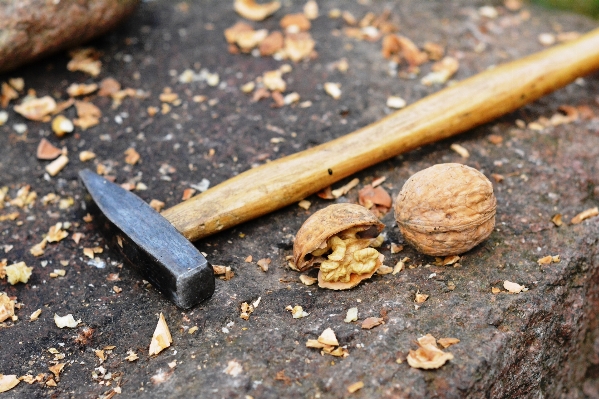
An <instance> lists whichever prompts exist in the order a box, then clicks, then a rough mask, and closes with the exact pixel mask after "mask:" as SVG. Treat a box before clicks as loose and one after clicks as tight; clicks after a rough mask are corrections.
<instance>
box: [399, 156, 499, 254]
mask: <svg viewBox="0 0 599 399" xmlns="http://www.w3.org/2000/svg"><path fill="white" fill-rule="evenodd" d="M496 207H497V200H496V199H495V195H494V194H493V185H492V184H491V182H490V181H489V179H487V178H486V177H485V176H484V175H483V174H482V173H480V172H479V171H477V170H476V169H473V168H471V167H469V166H465V165H461V164H456V163H447V164H439V165H434V166H431V167H430V168H427V169H424V170H422V171H420V172H418V173H416V174H415V175H413V176H412V177H410V179H408V181H407V182H406V183H405V184H404V186H403V188H402V189H401V192H400V193H399V195H398V196H397V200H396V202H395V219H396V220H397V224H398V226H399V230H400V231H401V234H402V235H403V237H404V238H405V240H406V241H407V242H409V243H410V244H411V245H413V246H414V247H416V249H417V250H418V251H420V252H422V253H424V254H427V255H434V256H448V255H458V254H461V253H464V252H466V251H468V250H470V249H472V248H474V247H475V246H476V245H478V244H479V243H481V242H482V241H483V240H485V239H486V238H487V237H488V236H489V235H490V234H491V232H492V231H493V227H494V226H495V210H496Z"/></svg>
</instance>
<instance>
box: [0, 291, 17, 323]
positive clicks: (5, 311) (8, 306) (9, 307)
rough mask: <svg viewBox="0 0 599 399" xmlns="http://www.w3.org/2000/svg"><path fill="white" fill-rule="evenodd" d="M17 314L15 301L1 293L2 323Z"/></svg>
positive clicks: (0, 321)
mask: <svg viewBox="0 0 599 399" xmlns="http://www.w3.org/2000/svg"><path fill="white" fill-rule="evenodd" d="M14 315H15V301H13V300H11V299H10V298H9V297H8V295H6V294H5V293H0V323H2V322H3V321H4V320H6V319H8V318H10V317H12V316H14Z"/></svg>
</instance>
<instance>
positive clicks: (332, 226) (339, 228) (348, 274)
mask: <svg viewBox="0 0 599 399" xmlns="http://www.w3.org/2000/svg"><path fill="white" fill-rule="evenodd" d="M384 227H385V226H384V224H382V223H381V222H380V221H379V220H378V219H377V218H376V216H374V214H372V213H371V212H370V211H369V210H368V209H366V208H364V207H362V206H360V205H356V204H334V205H330V206H328V207H326V208H324V209H321V210H320V211H318V212H316V213H314V214H313V215H312V216H310V217H309V218H308V219H307V220H306V222H304V224H303V225H302V227H301V228H300V230H299V231H298V233H297V235H296V238H295V243H294V246H293V255H294V260H295V266H296V268H297V269H298V270H299V271H303V270H306V269H309V268H311V267H315V266H317V265H320V272H319V273H318V285H319V286H320V287H322V288H330V289H334V290H343V289H349V288H352V287H355V286H356V285H357V284H358V283H359V282H360V281H362V280H364V279H367V278H370V277H371V276H372V275H373V274H374V273H375V272H376V271H377V270H378V268H379V267H380V266H381V265H382V262H383V259H384V257H383V255H381V254H380V253H379V252H378V251H377V250H376V249H375V248H374V247H378V246H380V245H381V244H382V241H383V237H382V236H380V235H379V233H380V232H381V231H382V230H383V228H384Z"/></svg>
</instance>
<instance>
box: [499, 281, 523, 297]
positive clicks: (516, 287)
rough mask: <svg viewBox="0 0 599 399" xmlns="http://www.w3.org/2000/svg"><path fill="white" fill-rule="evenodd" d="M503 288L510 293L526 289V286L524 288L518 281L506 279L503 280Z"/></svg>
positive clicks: (517, 292)
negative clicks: (513, 281)
mask: <svg viewBox="0 0 599 399" xmlns="http://www.w3.org/2000/svg"><path fill="white" fill-rule="evenodd" d="M503 288H505V289H506V290H508V291H509V292H510V293H512V294H519V293H520V292H523V291H528V288H526V287H525V286H523V285H520V284H518V283H512V282H511V281H508V280H505V281H504V282H503Z"/></svg>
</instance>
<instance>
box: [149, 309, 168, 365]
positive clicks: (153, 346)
mask: <svg viewBox="0 0 599 399" xmlns="http://www.w3.org/2000/svg"><path fill="white" fill-rule="evenodd" d="M172 342H173V338H172V337H171V332H170V331H169V329H168V326H167V325H166V320H165V319H164V315H163V314H162V313H160V317H159V318H158V324H157V325H156V330H154V335H153V336H152V342H150V353H149V355H150V356H152V355H157V354H159V353H160V352H162V350H163V349H166V348H168V347H169V346H171V343H172Z"/></svg>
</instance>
